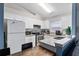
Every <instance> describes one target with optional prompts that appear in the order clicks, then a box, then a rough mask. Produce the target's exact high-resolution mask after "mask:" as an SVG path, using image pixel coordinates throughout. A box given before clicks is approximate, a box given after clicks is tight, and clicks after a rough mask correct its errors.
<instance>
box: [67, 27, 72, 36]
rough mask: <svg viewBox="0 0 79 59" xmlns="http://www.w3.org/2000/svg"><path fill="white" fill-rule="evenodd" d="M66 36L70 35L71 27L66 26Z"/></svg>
mask: <svg viewBox="0 0 79 59" xmlns="http://www.w3.org/2000/svg"><path fill="white" fill-rule="evenodd" d="M66 34H67V35H70V34H71V27H70V26H68V27H67V28H66Z"/></svg>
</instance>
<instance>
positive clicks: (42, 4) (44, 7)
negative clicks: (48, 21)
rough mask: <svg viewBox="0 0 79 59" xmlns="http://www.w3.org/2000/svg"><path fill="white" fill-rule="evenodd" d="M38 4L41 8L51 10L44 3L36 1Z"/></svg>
mask: <svg viewBox="0 0 79 59" xmlns="http://www.w3.org/2000/svg"><path fill="white" fill-rule="evenodd" d="M38 5H39V6H41V7H42V8H43V9H45V10H46V11H47V12H49V13H51V12H52V11H51V10H50V9H49V8H48V6H46V5H45V3H38Z"/></svg>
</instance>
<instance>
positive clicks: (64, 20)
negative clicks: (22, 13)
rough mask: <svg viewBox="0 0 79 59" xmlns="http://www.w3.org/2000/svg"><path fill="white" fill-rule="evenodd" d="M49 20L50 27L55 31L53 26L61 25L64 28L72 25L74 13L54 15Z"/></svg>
mask: <svg viewBox="0 0 79 59" xmlns="http://www.w3.org/2000/svg"><path fill="white" fill-rule="evenodd" d="M48 20H49V28H50V30H51V31H53V29H52V27H61V29H62V30H63V29H65V28H67V27H68V26H71V27H72V15H71V14H66V15H60V16H56V17H52V18H50V19H48Z"/></svg>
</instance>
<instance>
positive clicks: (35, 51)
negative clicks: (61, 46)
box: [12, 47, 55, 56]
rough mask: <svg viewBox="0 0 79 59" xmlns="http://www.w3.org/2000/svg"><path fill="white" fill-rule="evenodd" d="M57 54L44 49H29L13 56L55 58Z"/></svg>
mask: <svg viewBox="0 0 79 59" xmlns="http://www.w3.org/2000/svg"><path fill="white" fill-rule="evenodd" d="M54 55H55V53H53V52H50V51H48V50H47V49H45V48H42V47H36V48H29V49H26V50H24V51H23V52H19V53H16V54H13V55H12V56H54Z"/></svg>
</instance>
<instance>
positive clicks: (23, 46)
mask: <svg viewBox="0 0 79 59" xmlns="http://www.w3.org/2000/svg"><path fill="white" fill-rule="evenodd" d="M31 47H32V42H30V43H26V44H23V45H22V51H23V50H25V49H28V48H31Z"/></svg>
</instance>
